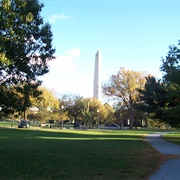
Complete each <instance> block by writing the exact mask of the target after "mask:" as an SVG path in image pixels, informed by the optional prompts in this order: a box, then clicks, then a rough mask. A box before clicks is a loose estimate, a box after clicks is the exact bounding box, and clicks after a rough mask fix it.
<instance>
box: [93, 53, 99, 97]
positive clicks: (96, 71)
mask: <svg viewBox="0 0 180 180" xmlns="http://www.w3.org/2000/svg"><path fill="white" fill-rule="evenodd" d="M93 98H97V99H98V100H101V54H100V52H99V50H98V51H97V53H96V55H95V68H94V88H93Z"/></svg>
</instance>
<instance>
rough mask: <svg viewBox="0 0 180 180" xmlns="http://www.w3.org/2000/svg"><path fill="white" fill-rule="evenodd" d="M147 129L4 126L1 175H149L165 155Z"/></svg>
mask: <svg viewBox="0 0 180 180" xmlns="http://www.w3.org/2000/svg"><path fill="white" fill-rule="evenodd" d="M146 133H147V132H146V131H137V130H132V131H130V130H105V131H98V130H94V131H93V130H91V131H90V130H86V131H85V130H28V129H10V128H9V129H7V128H0V179H3V180H6V179H7V180H9V179H33V180H36V179H37V180H40V179H42V180H44V179H61V180H66V179H69V180H76V179H77V180H90V179H91V180H92V179H93V180H95V179H96V180H106V179H108V180H109V179H112V180H116V179H123V180H124V179H134V180H135V179H147V177H148V176H149V175H150V174H151V173H153V172H154V170H155V169H157V168H158V166H159V164H160V163H161V162H162V160H164V159H163V157H162V156H161V155H160V154H159V153H158V152H156V151H155V150H154V149H153V148H152V147H151V146H150V145H149V144H148V143H147V142H145V141H143V137H144V134H146ZM148 133H149V132H148Z"/></svg>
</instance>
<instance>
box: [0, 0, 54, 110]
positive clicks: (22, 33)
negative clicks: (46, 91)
mask: <svg viewBox="0 0 180 180" xmlns="http://www.w3.org/2000/svg"><path fill="white" fill-rule="evenodd" d="M42 8H43V4H41V3H39V1H38V0H27V1H22V0H1V2H0V88H1V91H0V97H1V98H2V99H3V101H1V106H6V107H7V105H8V104H7V103H6V102H7V101H8V98H9V97H7V96H6V92H5V91H3V90H2V89H9V87H10V88H11V87H12V86H13V85H15V86H16V87H17V86H20V88H21V87H22V86H24V85H25V86H27V87H30V86H31V84H32V82H33V86H34V87H35V86H36V87H38V86H39V85H40V84H41V81H40V80H39V79H38V77H39V76H42V75H44V74H45V73H47V72H48V71H49V67H48V62H49V61H50V60H52V59H53V58H54V56H53V54H54V52H55V49H53V48H52V32H51V27H50V25H49V24H48V23H46V24H45V23H44V22H43V18H42V17H41V16H40V12H41V10H42ZM9 92H10V91H9ZM28 92H29V94H28ZM21 93H22V91H21ZM32 93H33V92H30V91H26V94H24V96H26V97H27V99H28V97H30V96H31V94H32ZM11 96H13V94H12V95H11ZM27 105H28V103H26V106H27ZM12 106H13V105H12ZM10 108H11V106H10ZM12 108H16V107H15V106H13V107H12Z"/></svg>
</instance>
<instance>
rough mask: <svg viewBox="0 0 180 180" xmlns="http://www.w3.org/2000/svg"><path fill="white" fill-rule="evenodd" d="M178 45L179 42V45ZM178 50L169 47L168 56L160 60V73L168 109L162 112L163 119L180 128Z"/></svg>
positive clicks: (179, 68) (179, 53) (179, 50)
mask: <svg viewBox="0 0 180 180" xmlns="http://www.w3.org/2000/svg"><path fill="white" fill-rule="evenodd" d="M178 45H180V41H179V44H178ZM179 62H180V49H179V48H178V47H177V46H170V47H169V51H168V54H167V56H166V57H165V58H162V66H161V71H162V72H163V73H164V76H163V80H164V81H165V82H166V84H167V102H168V108H166V109H165V110H164V119H165V120H166V121H167V122H168V123H169V124H171V125H172V126H174V127H178V128H179V127H180V121H179V116H180V65H179Z"/></svg>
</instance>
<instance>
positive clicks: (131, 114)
mask: <svg viewBox="0 0 180 180" xmlns="http://www.w3.org/2000/svg"><path fill="white" fill-rule="evenodd" d="M129 115H130V125H129V129H133V110H132V108H131V107H130V109H129Z"/></svg>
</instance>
